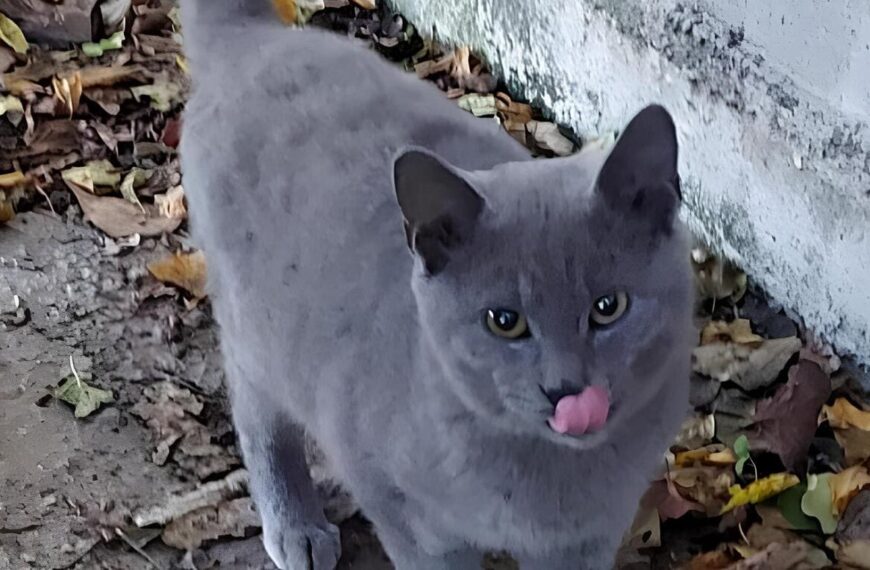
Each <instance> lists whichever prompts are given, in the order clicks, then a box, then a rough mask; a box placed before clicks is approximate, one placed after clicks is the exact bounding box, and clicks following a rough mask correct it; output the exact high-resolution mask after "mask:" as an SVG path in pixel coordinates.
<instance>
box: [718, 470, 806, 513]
mask: <svg viewBox="0 0 870 570" xmlns="http://www.w3.org/2000/svg"><path fill="white" fill-rule="evenodd" d="M798 483H800V479H798V477H797V475H792V474H791V473H774V474H773V475H770V476H768V477H765V478H764V479H759V480H758V481H753V482H752V483H750V484H749V485H747V486H746V487H741V486H740V485H733V486H732V487H731V488H730V489H728V492H729V493H730V494H731V500H729V501H728V503H727V504H726V505H725V506H724V507H722V513H727V512H728V511H730V510H732V509H734V508H736V507H740V506H742V505H748V504H755V503H760V502H761V501H764V500H765V499H769V498H770V497H773V496H775V495H778V494H780V493H782V492H783V491H785V490H786V489H788V488H789V487H793V486H795V485H797V484H798Z"/></svg>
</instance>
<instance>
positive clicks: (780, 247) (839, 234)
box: [392, 0, 870, 365]
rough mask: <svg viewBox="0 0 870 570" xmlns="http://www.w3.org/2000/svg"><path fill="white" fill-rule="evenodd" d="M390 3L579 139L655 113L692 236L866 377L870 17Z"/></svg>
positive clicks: (569, 4) (464, 0) (867, 12)
mask: <svg viewBox="0 0 870 570" xmlns="http://www.w3.org/2000/svg"><path fill="white" fill-rule="evenodd" d="M392 4H394V5H395V6H396V7H397V8H398V9H399V10H401V11H402V12H403V13H404V14H405V15H407V16H408V17H409V19H411V20H412V21H414V22H416V23H417V24H419V27H420V29H422V30H424V31H427V30H429V29H434V30H435V32H436V34H437V36H438V37H439V38H441V39H443V40H446V41H448V42H452V43H463V44H470V45H471V46H473V47H474V48H476V49H479V50H481V51H482V52H483V53H484V54H486V56H487V57H488V59H489V61H490V63H491V64H492V65H493V67H494V68H495V70H496V72H497V73H498V74H499V75H501V76H503V77H505V78H506V79H507V81H508V82H509V84H510V85H511V86H512V87H513V88H514V89H515V91H516V92H517V93H519V94H523V95H525V96H526V97H527V98H529V99H530V100H532V101H535V102H536V103H538V104H540V105H541V106H543V107H544V108H545V109H548V110H549V111H550V112H551V113H552V115H553V117H554V118H555V119H556V120H557V121H559V122H562V123H564V124H566V125H568V126H570V127H572V128H574V129H575V130H576V131H577V133H578V134H580V135H581V136H582V137H589V136H596V135H597V134H599V133H604V132H608V131H613V130H617V129H618V128H620V127H621V126H622V125H623V124H624V123H625V121H626V120H627V119H628V118H629V117H630V116H631V114H632V113H634V112H636V111H637V110H638V109H639V108H640V107H642V106H644V105H645V104H648V103H650V102H653V101H657V102H660V103H663V104H665V105H666V106H667V107H668V108H669V109H670V110H671V112H672V113H673V114H674V115H675V118H676V121H677V123H678V129H679V136H680V141H681V145H682V154H681V170H682V173H683V176H684V186H685V187H684V195H685V197H686V208H685V211H684V214H685V218H686V220H687V222H688V223H689V225H690V227H691V228H692V229H693V231H695V232H696V233H697V234H698V235H700V236H701V237H703V238H705V239H706V240H707V241H708V242H710V243H712V244H713V245H714V246H715V247H717V248H718V249H719V250H721V251H722V252H723V253H724V254H726V255H727V256H729V257H730V258H732V259H733V260H734V261H736V262H737V263H738V264H739V265H741V266H742V267H744V268H745V269H747V270H748V271H749V272H750V273H751V274H752V276H753V277H754V279H755V280H756V281H757V282H758V283H759V284H760V285H761V286H762V287H763V288H764V289H765V290H766V291H767V292H768V293H770V295H771V296H772V297H774V298H776V299H777V300H779V301H781V302H782V303H783V304H784V305H785V306H786V308H788V309H789V310H790V311H792V312H793V314H796V315H800V317H801V318H803V319H804V320H805V322H806V323H807V324H808V325H809V326H810V327H811V328H813V329H815V330H816V331H817V332H818V333H819V334H820V335H821V336H822V337H823V338H825V339H826V340H828V341H830V342H833V343H834V344H835V345H836V346H837V347H838V349H840V350H841V351H843V352H846V353H850V354H852V355H854V356H855V357H856V359H857V360H858V361H859V362H862V363H864V364H865V365H868V364H870V289H868V288H867V287H866V283H867V282H868V281H870V233H868V228H870V127H868V122H870V84H868V82H867V81H866V77H867V75H866V74H867V69H870V4H868V3H866V2H863V1H861V0H848V1H846V2H840V3H831V2H828V1H825V0H800V1H799V2H783V1H777V2H773V3H762V4H758V3H753V2H748V1H747V0H726V1H725V2H712V1H703V2H695V3H685V2H679V1H677V0H657V1H655V2H644V1H642V0H556V1H553V0H514V1H512V2H503V1H502V0H457V1H455V2H428V1H426V0H392Z"/></svg>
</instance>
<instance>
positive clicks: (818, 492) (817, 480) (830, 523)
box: [801, 473, 837, 534]
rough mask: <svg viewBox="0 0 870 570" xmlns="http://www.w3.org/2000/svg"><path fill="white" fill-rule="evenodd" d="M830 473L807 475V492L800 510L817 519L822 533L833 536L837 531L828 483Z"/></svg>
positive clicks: (832, 497) (832, 499)
mask: <svg viewBox="0 0 870 570" xmlns="http://www.w3.org/2000/svg"><path fill="white" fill-rule="evenodd" d="M830 477H831V474H830V473H822V474H821V475H809V476H808V477H807V491H806V493H804V496H803V498H802V499H801V510H802V511H803V512H804V513H806V514H807V515H809V516H811V517H815V518H816V519H818V521H819V523H820V524H821V525H822V532H824V533H825V534H833V533H834V531H836V530H837V518H836V517H835V516H834V495H833V493H832V492H831V485H830V483H829V482H828V479H830Z"/></svg>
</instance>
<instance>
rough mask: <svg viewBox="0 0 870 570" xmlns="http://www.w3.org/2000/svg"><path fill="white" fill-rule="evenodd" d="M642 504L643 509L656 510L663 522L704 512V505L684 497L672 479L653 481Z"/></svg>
mask: <svg viewBox="0 0 870 570" xmlns="http://www.w3.org/2000/svg"><path fill="white" fill-rule="evenodd" d="M640 504H641V508H642V509H643V508H652V509H655V510H656V512H657V513H658V515H659V516H660V517H661V520H663V521H666V520H668V519H678V518H680V517H682V516H683V515H685V514H686V513H688V512H689V511H698V512H704V507H703V506H702V505H700V504H698V503H696V502H694V501H690V500H688V499H686V498H685V497H683V496H682V495H681V494H680V493H679V491H678V490H677V487H676V485H674V483H673V481H671V480H670V479H660V480H658V481H653V482H652V483H651V484H650V486H649V489H647V491H646V493H645V494H644V496H643V497H642V498H641V501H640Z"/></svg>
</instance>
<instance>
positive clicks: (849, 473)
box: [828, 465, 870, 517]
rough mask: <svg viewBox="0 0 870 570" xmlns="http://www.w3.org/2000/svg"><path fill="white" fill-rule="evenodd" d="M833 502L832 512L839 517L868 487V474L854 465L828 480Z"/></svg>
mask: <svg viewBox="0 0 870 570" xmlns="http://www.w3.org/2000/svg"><path fill="white" fill-rule="evenodd" d="M828 484H829V485H830V486H831V495H832V496H833V500H834V512H836V513H837V516H838V517H839V516H840V515H841V514H842V513H843V512H844V511H845V510H846V507H848V505H849V502H850V501H851V500H852V499H853V498H854V497H855V496H856V495H857V494H858V493H859V492H860V491H861V489H864V488H865V487H867V486H870V473H868V471H867V468H866V467H864V466H863V465H854V466H852V467H849V468H847V469H844V470H843V471H841V472H840V473H837V474H835V475H831V476H830V477H829V478H828Z"/></svg>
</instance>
